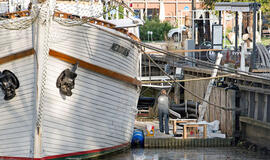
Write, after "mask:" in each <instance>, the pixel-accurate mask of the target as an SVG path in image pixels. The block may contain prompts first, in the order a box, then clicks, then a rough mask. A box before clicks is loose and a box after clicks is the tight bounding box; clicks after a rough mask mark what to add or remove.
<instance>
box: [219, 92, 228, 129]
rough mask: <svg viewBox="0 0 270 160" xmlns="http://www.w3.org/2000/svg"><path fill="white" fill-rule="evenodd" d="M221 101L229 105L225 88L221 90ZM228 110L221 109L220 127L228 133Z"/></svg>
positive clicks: (224, 104) (222, 103) (223, 104)
mask: <svg viewBox="0 0 270 160" xmlns="http://www.w3.org/2000/svg"><path fill="white" fill-rule="evenodd" d="M220 98H221V99H220V103H221V105H222V106H226V107H227V103H226V91H225V89H222V90H221V92H220ZM226 128H227V127H226V111H225V110H221V121H220V129H221V132H222V133H226Z"/></svg>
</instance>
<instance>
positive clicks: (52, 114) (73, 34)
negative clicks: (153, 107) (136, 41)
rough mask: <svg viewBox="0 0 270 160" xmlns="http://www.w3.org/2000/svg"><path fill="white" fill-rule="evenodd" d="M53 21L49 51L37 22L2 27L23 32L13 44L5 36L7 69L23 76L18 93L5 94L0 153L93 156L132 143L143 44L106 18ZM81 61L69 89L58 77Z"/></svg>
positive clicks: (0, 120)
mask: <svg viewBox="0 0 270 160" xmlns="http://www.w3.org/2000/svg"><path fill="white" fill-rule="evenodd" d="M50 27H51V28H50V41H49V45H48V47H49V53H48V54H47V55H42V56H40V55H39V54H43V53H39V51H40V50H39V49H36V45H35V44H34V43H35V42H39V41H40V40H33V39H35V35H33V34H34V33H35V32H32V28H31V27H30V28H28V29H25V30H19V31H13V30H5V29H1V30H0V36H3V37H9V34H10V35H13V34H15V35H16V34H18V33H14V32H20V33H19V34H21V37H22V38H17V39H12V40H10V41H8V42H9V43H8V45H9V48H7V47H6V43H5V41H6V40H5V39H4V38H3V39H2V38H1V40H0V45H2V46H3V47H6V48H5V49H4V50H2V51H1V53H0V69H1V71H3V70H10V71H11V72H12V73H14V75H15V76H16V77H17V78H18V80H19V82H20V85H19V88H17V89H16V90H15V91H16V95H15V97H14V98H12V99H10V100H4V98H1V100H0V101H1V102H0V115H1V116H0V141H1V144H0V159H33V158H34V159H58V158H60V159H65V158H67V157H71V158H75V157H81V158H86V157H92V156H98V155H101V154H105V153H109V152H113V151H117V150H119V149H122V148H125V147H127V146H129V143H130V140H131V136H132V133H133V127H134V120H135V115H136V112H137V109H136V106H137V100H138V96H139V85H140V82H139V81H138V80H137V79H136V77H138V70H139V69H138V66H139V65H138V63H139V50H138V48H137V47H136V46H134V45H133V44H132V43H131V42H130V41H127V40H123V39H121V38H119V37H118V36H117V35H119V36H124V37H126V38H129V37H128V35H126V34H124V33H121V32H118V31H116V30H114V29H111V28H106V27H104V26H99V25H95V24H91V25H87V24H84V25H80V26H74V27H68V26H63V25H60V24H58V23H57V22H52V24H51V26H50ZM99 28H100V29H99ZM105 30H106V31H105ZM110 32H111V33H113V34H110ZM4 33H5V34H4ZM39 34H40V33H39ZM33 37H34V38H33ZM20 44H23V45H20ZM20 46H22V47H20ZM38 46H39V47H40V45H38ZM115 46H116V47H115ZM114 47H115V48H114ZM119 47H120V48H121V49H122V50H119ZM33 48H35V51H34V49H33ZM123 49H124V52H123ZM27 51H28V52H30V51H31V53H32V52H33V53H32V54H29V53H28V54H26V53H25V52H27ZM43 51H44V50H43ZM14 54H17V55H20V56H12V55H14ZM8 56H9V57H8ZM46 56H47V58H44V57H46ZM7 57H8V59H9V61H5V62H3V63H1V59H3V58H6V59H7ZM44 61H46V62H44ZM76 63H77V64H76ZM75 65H77V66H78V67H77V69H76V70H75V73H76V75H77V76H76V77H75V79H74V82H75V83H74V88H72V90H71V92H72V95H71V96H67V95H64V94H63V92H61V91H60V88H61V87H60V88H59V87H57V84H56V82H57V80H58V78H59V76H60V75H61V73H62V72H63V71H64V70H66V69H69V70H72V69H73V68H74V66H75ZM0 94H1V97H4V94H3V93H2V92H1V93H0Z"/></svg>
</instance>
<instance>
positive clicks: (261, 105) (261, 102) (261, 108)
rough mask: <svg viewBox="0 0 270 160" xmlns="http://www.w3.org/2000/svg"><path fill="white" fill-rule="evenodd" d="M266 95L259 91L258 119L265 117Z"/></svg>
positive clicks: (261, 119)
mask: <svg viewBox="0 0 270 160" xmlns="http://www.w3.org/2000/svg"><path fill="white" fill-rule="evenodd" d="M264 97H265V95H264V94H261V93H258V111H257V120H260V121H263V119H264V106H265V104H264V101H265V100H264V99H265V98H264Z"/></svg>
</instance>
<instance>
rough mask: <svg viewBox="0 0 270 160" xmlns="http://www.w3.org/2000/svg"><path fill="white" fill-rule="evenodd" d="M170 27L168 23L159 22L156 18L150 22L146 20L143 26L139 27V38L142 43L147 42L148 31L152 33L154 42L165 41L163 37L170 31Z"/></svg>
mask: <svg viewBox="0 0 270 160" xmlns="http://www.w3.org/2000/svg"><path fill="white" fill-rule="evenodd" d="M172 28H173V27H172V25H171V24H170V23H169V22H160V20H159V19H158V18H153V19H152V20H146V22H145V24H144V25H143V26H141V27H140V38H141V40H142V41H147V40H148V34H147V32H148V31H152V32H153V35H152V36H153V40H154V41H162V40H164V39H165V35H167V33H168V32H169V30H170V29H172Z"/></svg>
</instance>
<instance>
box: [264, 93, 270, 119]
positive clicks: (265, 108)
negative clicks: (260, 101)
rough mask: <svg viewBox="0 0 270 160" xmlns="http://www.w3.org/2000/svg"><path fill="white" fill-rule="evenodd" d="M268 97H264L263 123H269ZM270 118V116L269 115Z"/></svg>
mask: <svg viewBox="0 0 270 160" xmlns="http://www.w3.org/2000/svg"><path fill="white" fill-rule="evenodd" d="M267 97H268V95H267V94H265V95H264V115H263V121H264V122H266V121H267ZM268 116H270V115H268Z"/></svg>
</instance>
